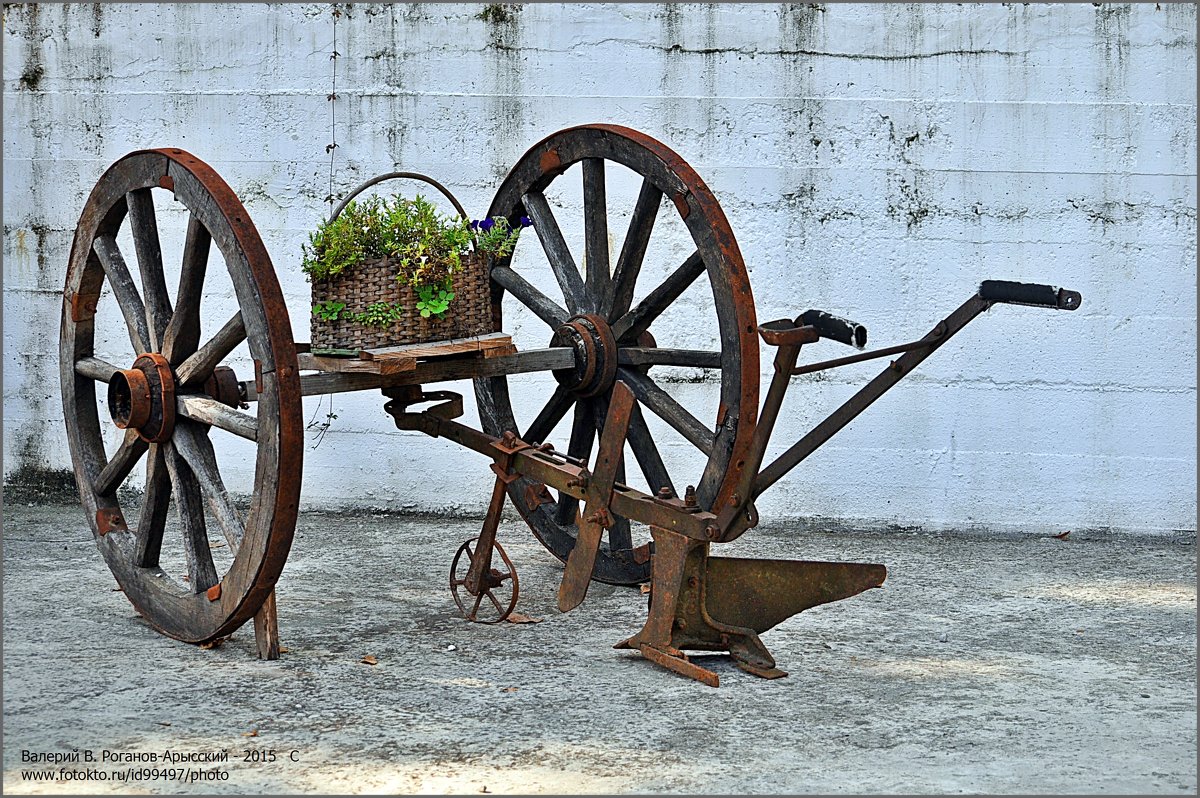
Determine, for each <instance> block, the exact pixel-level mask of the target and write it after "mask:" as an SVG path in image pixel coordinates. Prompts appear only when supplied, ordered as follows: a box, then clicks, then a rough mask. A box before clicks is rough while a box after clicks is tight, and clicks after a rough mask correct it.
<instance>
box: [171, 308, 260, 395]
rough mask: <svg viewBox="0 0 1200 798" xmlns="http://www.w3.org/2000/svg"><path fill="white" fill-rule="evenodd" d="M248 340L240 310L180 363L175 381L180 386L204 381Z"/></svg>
mask: <svg viewBox="0 0 1200 798" xmlns="http://www.w3.org/2000/svg"><path fill="white" fill-rule="evenodd" d="M244 340H246V325H245V324H244V323H243V322H242V312H241V311H240V310H239V311H238V312H237V313H235V314H233V317H232V318H231V319H230V320H229V321H227V322H225V325H224V326H223V327H221V329H220V330H218V331H217V334H216V335H214V336H213V337H212V339H211V340H210V341H208V343H206V344H204V346H202V347H200V348H199V349H198V350H196V352H195V353H194V354H192V355H191V356H189V357H188V358H187V359H186V360H184V361H183V362H182V363H180V364H179V368H177V369H176V370H175V383H176V386H177V387H179V388H182V387H185V386H188V385H195V384H197V383H202V382H204V380H206V379H208V376H209V375H210V374H212V372H213V369H215V368H216V367H217V366H218V365H220V363H221V361H222V360H224V359H225V358H226V357H227V356H228V355H229V353H230V352H232V351H233V350H234V349H235V348H236V347H237V345H238V344H240V343H241V342H242V341H244Z"/></svg>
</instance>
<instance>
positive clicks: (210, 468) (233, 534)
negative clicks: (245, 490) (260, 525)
mask: <svg viewBox="0 0 1200 798" xmlns="http://www.w3.org/2000/svg"><path fill="white" fill-rule="evenodd" d="M173 440H174V442H175V448H176V449H178V450H179V454H181V455H182V456H183V459H184V460H186V461H187V464H188V466H189V467H190V468H191V470H192V473H193V474H194V475H195V476H196V479H197V481H198V482H199V483H200V491H201V492H202V493H203V494H204V499H205V501H206V502H207V503H208V509H209V510H211V511H212V514H213V516H215V517H216V519H217V525H218V526H220V527H221V533H222V534H223V535H224V536H225V540H226V541H227V542H228V543H229V549H230V551H231V552H233V554H234V555H236V554H237V551H238V549H239V548H240V547H241V545H242V538H243V537H245V535H246V526H245V524H244V523H243V522H242V518H241V514H240V513H239V512H238V510H237V508H236V507H234V506H233V501H232V500H230V498H229V493H228V492H227V491H226V490H225V483H224V481H223V480H222V479H221V472H220V470H219V469H218V467H217V455H216V452H214V451H213V445H212V441H210V440H209V439H208V436H207V435H205V434H204V432H203V431H202V430H201V429H200V428H198V427H196V426H194V425H192V424H191V423H189V422H186V421H184V422H180V423H178V424H176V425H175V434H174V436H173Z"/></svg>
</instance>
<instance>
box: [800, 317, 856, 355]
mask: <svg viewBox="0 0 1200 798" xmlns="http://www.w3.org/2000/svg"><path fill="white" fill-rule="evenodd" d="M799 321H800V323H801V324H807V325H808V326H810V327H815V328H816V330H817V332H818V333H820V334H821V337H822V338H828V339H830V340H831V341H839V342H841V343H843V344H848V345H850V346H852V347H854V348H855V349H862V348H863V347H865V346H866V345H867V328H866V327H864V326H862V325H861V324H859V323H858V322H854V321H850V320H849V319H843V318H842V317H841V316H834V315H833V314H832V313H826V312H825V311H823V310H806V311H804V312H803V313H801V314H800V319H799Z"/></svg>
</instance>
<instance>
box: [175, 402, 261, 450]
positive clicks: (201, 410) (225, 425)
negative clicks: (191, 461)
mask: <svg viewBox="0 0 1200 798" xmlns="http://www.w3.org/2000/svg"><path fill="white" fill-rule="evenodd" d="M175 411H176V412H177V413H178V414H179V415H181V416H183V417H184V418H190V419H191V420H192V421H198V422H200V423H201V424H208V425H209V426H210V427H217V428H218V429H223V430H225V431H226V432H232V433H233V434H234V435H237V436H238V437H239V438H245V439H246V440H249V441H256V440H258V421H257V419H255V418H254V416H251V415H249V414H247V413H243V412H241V411H239V410H234V409H233V408H232V407H230V406H229V405H226V404H221V403H220V402H218V401H217V400H216V399H212V398H210V397H208V396H200V395H197V394H187V395H184V396H177V397H175Z"/></svg>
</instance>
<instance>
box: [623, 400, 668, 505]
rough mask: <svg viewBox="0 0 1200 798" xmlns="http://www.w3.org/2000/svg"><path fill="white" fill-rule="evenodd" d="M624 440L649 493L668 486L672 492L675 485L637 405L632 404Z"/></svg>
mask: <svg viewBox="0 0 1200 798" xmlns="http://www.w3.org/2000/svg"><path fill="white" fill-rule="evenodd" d="M625 440H626V441H627V442H628V443H629V448H630V449H633V456H634V458H636V459H637V462H638V467H639V468H641V470H642V476H644V477H645V478H646V483H647V484H648V485H649V486H650V493H651V494H655V493H657V492H658V490H659V488H664V487H666V488H670V489H671V492H672V493H674V492H675V486H674V485H673V484H672V483H671V476H670V475H669V474H668V473H667V467H666V465H664V464H663V460H662V455H660V454H659V453H658V446H656V445H655V443H654V438H653V437H651V435H650V428H649V427H648V426H646V417H645V416H643V415H642V410H641V408H640V407H638V406H637V405H634V406H633V412H632V413H631V414H630V416H629V432H628V434H627V435H626V438H625Z"/></svg>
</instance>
